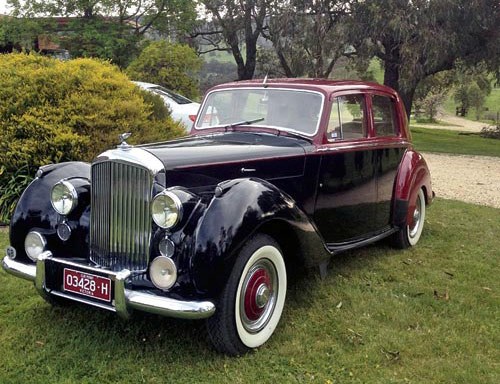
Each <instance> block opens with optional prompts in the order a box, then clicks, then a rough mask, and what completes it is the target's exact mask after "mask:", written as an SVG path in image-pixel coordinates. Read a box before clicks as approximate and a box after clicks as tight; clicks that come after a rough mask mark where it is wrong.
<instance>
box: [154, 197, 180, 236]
mask: <svg viewBox="0 0 500 384" xmlns="http://www.w3.org/2000/svg"><path fill="white" fill-rule="evenodd" d="M151 214H152V216H153V220H154V222H155V223H156V225H158V226H159V227H160V228H165V229H168V228H172V227H173V226H174V225H175V224H177V223H178V222H179V221H180V219H181V216H182V203H181V201H180V200H179V198H178V197H177V196H176V195H174V194H173V193H172V192H168V191H163V192H161V193H159V194H157V195H156V196H155V197H154V199H153V203H152V204H151Z"/></svg>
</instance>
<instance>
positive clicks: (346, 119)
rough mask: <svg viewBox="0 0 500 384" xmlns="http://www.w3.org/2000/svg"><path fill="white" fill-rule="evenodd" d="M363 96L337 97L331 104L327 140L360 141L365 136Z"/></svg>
mask: <svg viewBox="0 0 500 384" xmlns="http://www.w3.org/2000/svg"><path fill="white" fill-rule="evenodd" d="M364 104H365V98H364V96H363V95H346V96H339V97H337V98H336V99H335V100H334V101H333V104H332V111H331V113H330V121H329V124H328V130H327V134H328V139H329V140H336V139H344V140H350V139H360V138H363V137H366V136H367V130H366V122H365V121H366V119H365V108H364Z"/></svg>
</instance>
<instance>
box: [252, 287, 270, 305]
mask: <svg viewBox="0 0 500 384" xmlns="http://www.w3.org/2000/svg"><path fill="white" fill-rule="evenodd" d="M270 295H271V291H270V290H269V287H268V286H267V285H266V284H261V285H260V286H259V288H257V294H256V296H255V303H256V304H257V307H259V308H264V307H265V306H266V304H267V303H268V302H269V297H270Z"/></svg>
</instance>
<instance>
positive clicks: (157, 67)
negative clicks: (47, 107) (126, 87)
mask: <svg viewBox="0 0 500 384" xmlns="http://www.w3.org/2000/svg"><path fill="white" fill-rule="evenodd" d="M201 63H202V61H201V59H200V58H199V57H198V56H197V55H196V52H195V51H194V50H193V49H192V48H190V47H188V46H187V45H181V44H172V43H168V42H166V41H164V40H161V41H157V42H153V43H151V44H149V45H148V46H147V47H146V48H145V49H144V50H143V51H142V52H141V54H140V55H139V57H138V58H137V59H135V60H134V61H133V62H132V63H130V65H129V66H128V68H127V70H126V72H127V74H128V75H129V76H130V77H131V78H132V79H133V80H138V81H147V82H151V83H155V84H159V85H163V86H164V87H166V88H169V89H171V90H173V91H176V92H179V93H181V94H183V95H185V96H186V97H189V98H193V99H194V98H197V97H198V96H199V90H198V84H197V82H196V80H194V79H196V78H197V77H198V76H197V73H198V72H199V70H200V68H201Z"/></svg>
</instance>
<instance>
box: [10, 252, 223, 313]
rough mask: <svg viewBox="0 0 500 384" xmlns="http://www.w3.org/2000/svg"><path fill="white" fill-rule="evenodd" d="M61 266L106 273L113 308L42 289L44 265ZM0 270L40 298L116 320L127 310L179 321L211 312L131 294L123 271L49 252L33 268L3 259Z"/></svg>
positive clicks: (204, 305) (201, 304)
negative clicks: (83, 306)
mask: <svg viewBox="0 0 500 384" xmlns="http://www.w3.org/2000/svg"><path fill="white" fill-rule="evenodd" d="M47 260H51V261H52V262H57V263H61V264H64V265H67V266H72V267H77V268H80V269H83V270H87V271H89V272H98V273H101V274H102V273H106V274H108V275H109V277H110V278H111V279H112V280H113V281H114V282H115V299H114V305H106V304H102V303H99V302H96V301H91V300H87V299H85V298H84V297H81V298H80V297H78V296H75V295H71V294H67V293H65V292H59V291H50V292H49V291H48V290H47V289H46V286H45V262H46V261H47ZM2 267H3V269H4V270H5V271H6V272H7V273H9V274H11V275H14V276H17V277H20V278H22V279H26V280H30V281H33V282H35V287H36V289H37V291H38V293H39V294H40V295H41V296H44V297H46V296H47V295H55V296H59V297H64V298H66V299H68V300H72V301H76V302H79V303H83V304H88V305H92V306H94V307H98V308H101V309H106V310H108V311H112V312H116V313H117V314H118V315H119V316H120V317H123V318H128V317H129V316H130V310H131V309H137V310H139V311H144V312H149V313H153V314H157V315H161V316H166V317H175V318H180V319H205V318H207V317H210V316H212V315H213V314H214V312H215V304H214V303H212V302H211V301H184V300H175V299H171V298H168V297H164V296H158V295H156V294H155V293H154V292H147V291H133V290H131V289H127V288H125V285H126V282H127V280H128V278H129V277H130V276H131V272H130V271H129V270H127V269H124V270H122V271H120V272H112V271H109V270H105V269H102V268H94V267H90V266H87V265H82V264H78V263H74V262H71V261H66V260H64V259H59V258H55V257H52V253H51V252H50V251H46V252H43V253H42V254H41V255H40V257H39V258H38V260H37V263H36V266H35V265H27V264H24V263H20V262H18V261H15V260H12V259H11V258H10V257H8V256H5V257H4V258H3V260H2Z"/></svg>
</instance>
